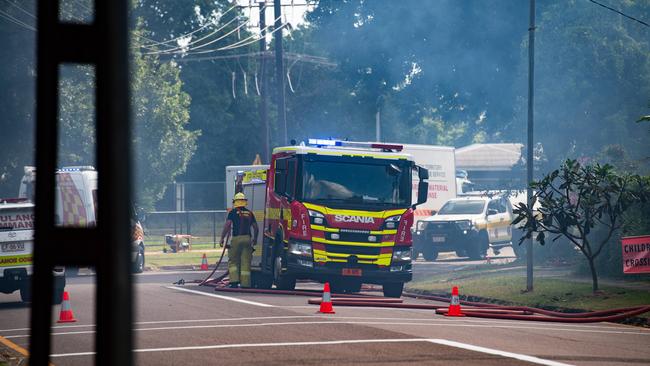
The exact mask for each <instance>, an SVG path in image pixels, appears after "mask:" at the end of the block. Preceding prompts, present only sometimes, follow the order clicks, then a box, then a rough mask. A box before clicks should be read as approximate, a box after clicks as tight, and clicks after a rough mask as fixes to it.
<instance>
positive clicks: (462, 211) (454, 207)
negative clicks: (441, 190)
mask: <svg viewBox="0 0 650 366" xmlns="http://www.w3.org/2000/svg"><path fill="white" fill-rule="evenodd" d="M484 207H485V201H482V200H463V201H449V202H447V203H445V205H444V206H442V208H441V209H440V211H438V214H439V215H475V214H481V213H483V208H484Z"/></svg>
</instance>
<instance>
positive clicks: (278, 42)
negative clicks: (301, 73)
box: [273, 0, 289, 145]
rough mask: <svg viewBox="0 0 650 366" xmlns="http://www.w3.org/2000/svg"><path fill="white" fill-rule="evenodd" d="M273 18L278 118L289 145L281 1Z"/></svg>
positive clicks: (278, 1)
mask: <svg viewBox="0 0 650 366" xmlns="http://www.w3.org/2000/svg"><path fill="white" fill-rule="evenodd" d="M273 16H274V17H275V29H274V30H275V31H276V32H275V33H274V38H275V77H276V79H277V80H276V82H277V83H278V99H277V100H278V118H279V119H280V121H279V122H280V123H279V124H281V125H282V126H283V131H284V144H285V145H287V144H288V143H289V137H288V135H287V109H286V105H285V101H284V60H283V59H282V57H283V56H282V30H281V29H280V30H277V29H278V28H280V27H281V26H282V3H281V0H273Z"/></svg>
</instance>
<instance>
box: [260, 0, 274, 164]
mask: <svg viewBox="0 0 650 366" xmlns="http://www.w3.org/2000/svg"><path fill="white" fill-rule="evenodd" d="M259 7H260V43H259V45H260V78H261V79H262V85H261V86H260V119H261V120H262V124H263V125H264V131H265V136H264V154H263V159H264V162H265V163H267V164H268V163H269V162H270V157H269V153H270V148H271V146H270V145H271V142H270V139H271V138H270V136H271V134H270V129H269V119H268V115H267V104H268V94H267V93H268V89H267V88H266V87H267V83H266V80H267V76H266V0H262V1H260V3H259Z"/></svg>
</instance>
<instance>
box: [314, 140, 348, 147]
mask: <svg viewBox="0 0 650 366" xmlns="http://www.w3.org/2000/svg"><path fill="white" fill-rule="evenodd" d="M309 144H310V145H317V146H342V144H341V141H339V140H325V139H309Z"/></svg>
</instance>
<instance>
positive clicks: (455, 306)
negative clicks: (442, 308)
mask: <svg viewBox="0 0 650 366" xmlns="http://www.w3.org/2000/svg"><path fill="white" fill-rule="evenodd" d="M445 316H465V315H463V313H462V312H461V311H460V299H459V298H458V287H456V286H454V287H453V288H452V289H451V302H450V303H449V310H448V311H447V314H445Z"/></svg>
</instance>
